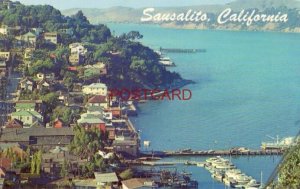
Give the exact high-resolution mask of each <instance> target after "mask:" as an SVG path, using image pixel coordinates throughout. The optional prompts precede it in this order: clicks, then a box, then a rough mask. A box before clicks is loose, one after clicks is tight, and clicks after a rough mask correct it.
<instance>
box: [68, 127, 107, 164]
mask: <svg viewBox="0 0 300 189" xmlns="http://www.w3.org/2000/svg"><path fill="white" fill-rule="evenodd" d="M73 130H74V139H73V141H72V143H71V144H70V145H69V148H70V151H71V152H73V153H74V154H77V155H78V156H79V157H81V158H88V157H92V156H94V154H95V153H96V152H97V151H98V150H99V149H102V148H103V147H104V144H105V143H106V141H107V135H106V134H105V133H103V132H101V131H100V130H99V129H98V128H93V129H91V130H86V129H85V128H84V127H81V126H78V125H77V126H75V127H74V128H73Z"/></svg>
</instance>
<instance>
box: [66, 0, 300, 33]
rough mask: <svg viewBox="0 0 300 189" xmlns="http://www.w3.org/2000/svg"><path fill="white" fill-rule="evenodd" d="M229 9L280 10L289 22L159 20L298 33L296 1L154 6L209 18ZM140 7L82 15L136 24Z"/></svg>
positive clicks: (241, 0)
mask: <svg viewBox="0 0 300 189" xmlns="http://www.w3.org/2000/svg"><path fill="white" fill-rule="evenodd" d="M226 8H231V9H232V10H233V11H235V12H238V11H241V10H242V9H245V10H247V9H257V10H259V12H261V13H274V14H275V13H276V12H284V13H287V14H289V15H290V18H289V22H288V23H284V24H273V23H270V24H269V23H257V24H256V25H254V26H252V27H248V28H247V27H244V26H241V25H239V24H233V23H228V24H226V25H222V26H219V25H216V24H215V23H208V24H195V23H176V22H167V23H165V22H164V23H163V24H162V26H164V27H179V28H187V29H229V30H273V31H285V32H288V31H293V32H299V30H300V28H299V23H298V22H297V21H296V20H298V19H299V13H298V10H299V9H300V1H297V0H236V1H233V2H231V3H228V4H225V5H199V6H186V7H172V6H170V7H156V8H155V11H156V12H160V13H182V12H186V11H187V10H189V9H192V10H195V11H200V10H201V11H202V12H206V13H208V14H209V15H210V16H212V18H213V19H216V17H217V16H218V14H220V13H221V12H222V11H223V10H224V9H226ZM78 10H81V9H69V10H65V11H63V14H65V15H72V14H74V13H76V12H77V11H78ZM143 10H144V9H143V8H139V9H134V8H129V7H112V8H108V9H97V8H94V9H82V11H83V12H84V14H85V15H86V16H87V18H88V19H89V20H90V22H91V23H94V24H98V23H108V22H122V23H127V22H130V23H140V18H141V17H142V15H143Z"/></svg>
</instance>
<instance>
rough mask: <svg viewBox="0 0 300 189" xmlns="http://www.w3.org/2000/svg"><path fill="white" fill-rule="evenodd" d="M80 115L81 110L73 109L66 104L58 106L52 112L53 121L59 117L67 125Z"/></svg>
mask: <svg viewBox="0 0 300 189" xmlns="http://www.w3.org/2000/svg"><path fill="white" fill-rule="evenodd" d="M77 115H79V110H72V109H71V108H69V107H66V106H57V107H55V108H54V110H53V112H52V119H51V120H52V121H54V120H55V119H57V118H59V119H61V120H62V122H63V123H64V124H65V125H69V124H70V123H72V121H73V119H74V118H76V116H77Z"/></svg>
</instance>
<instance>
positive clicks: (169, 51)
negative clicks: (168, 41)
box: [159, 47, 206, 53]
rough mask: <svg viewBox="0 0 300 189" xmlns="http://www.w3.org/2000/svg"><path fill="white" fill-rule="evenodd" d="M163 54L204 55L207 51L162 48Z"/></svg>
mask: <svg viewBox="0 0 300 189" xmlns="http://www.w3.org/2000/svg"><path fill="white" fill-rule="evenodd" d="M159 51H160V52H161V53H204V52H206V49H181V48H162V47H161V48H160V49H159Z"/></svg>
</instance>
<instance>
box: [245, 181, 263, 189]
mask: <svg viewBox="0 0 300 189" xmlns="http://www.w3.org/2000/svg"><path fill="white" fill-rule="evenodd" d="M259 187H260V183H258V182H257V181H256V180H255V179H252V180H250V182H249V183H247V184H246V185H245V186H244V188H245V189H253V188H259Z"/></svg>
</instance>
